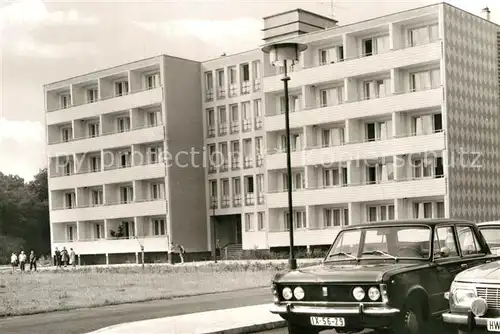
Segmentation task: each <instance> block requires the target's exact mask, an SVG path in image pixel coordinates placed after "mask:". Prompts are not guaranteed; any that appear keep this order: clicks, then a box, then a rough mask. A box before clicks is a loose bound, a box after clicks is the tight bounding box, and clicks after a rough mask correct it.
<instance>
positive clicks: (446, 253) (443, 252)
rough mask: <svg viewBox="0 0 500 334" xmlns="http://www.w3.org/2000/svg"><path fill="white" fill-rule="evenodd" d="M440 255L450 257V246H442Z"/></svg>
mask: <svg viewBox="0 0 500 334" xmlns="http://www.w3.org/2000/svg"><path fill="white" fill-rule="evenodd" d="M439 255H440V256H441V257H448V256H450V249H449V248H448V247H441V249H440V250H439Z"/></svg>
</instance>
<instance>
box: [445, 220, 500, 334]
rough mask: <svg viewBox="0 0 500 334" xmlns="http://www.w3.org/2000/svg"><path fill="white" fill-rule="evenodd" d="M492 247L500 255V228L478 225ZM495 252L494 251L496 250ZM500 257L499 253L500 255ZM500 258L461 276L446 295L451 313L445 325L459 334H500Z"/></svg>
mask: <svg viewBox="0 0 500 334" xmlns="http://www.w3.org/2000/svg"><path fill="white" fill-rule="evenodd" d="M477 225H478V227H479V229H480V230H481V233H482V234H483V236H484V238H485V239H486V241H487V243H488V244H489V246H490V247H494V248H496V250H497V251H498V249H499V246H500V245H499V243H498V240H499V238H500V224H499V223H498V222H488V223H479V224H477ZM492 249H493V248H492ZM498 254H499V253H498V252H497V255H498ZM498 259H500V256H499V257H498V258H497V260H496V261H489V262H488V263H486V264H483V265H480V266H476V267H474V268H471V269H467V270H464V271H462V272H461V273H459V274H458V275H457V276H456V277H455V279H454V280H453V283H452V284H451V287H450V292H449V293H448V294H446V298H447V299H448V301H449V308H450V311H449V312H447V313H444V314H443V321H444V322H445V323H446V324H450V325H452V326H454V327H455V328H456V329H457V331H458V333H460V334H463V333H488V332H500V261H498Z"/></svg>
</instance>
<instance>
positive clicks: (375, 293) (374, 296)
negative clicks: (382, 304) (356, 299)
mask: <svg viewBox="0 0 500 334" xmlns="http://www.w3.org/2000/svg"><path fill="white" fill-rule="evenodd" d="M368 298H370V299H371V300H372V301H376V300H378V299H379V298H380V290H379V289H378V288H376V287H374V286H373V287H371V288H370V289H369V290H368Z"/></svg>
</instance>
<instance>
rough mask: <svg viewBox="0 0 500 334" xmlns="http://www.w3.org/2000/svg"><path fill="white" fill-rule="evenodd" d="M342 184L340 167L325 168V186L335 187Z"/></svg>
mask: <svg viewBox="0 0 500 334" xmlns="http://www.w3.org/2000/svg"><path fill="white" fill-rule="evenodd" d="M339 184H340V171H339V169H338V168H330V169H325V170H324V171H323V186H325V187H333V186H338V185H339Z"/></svg>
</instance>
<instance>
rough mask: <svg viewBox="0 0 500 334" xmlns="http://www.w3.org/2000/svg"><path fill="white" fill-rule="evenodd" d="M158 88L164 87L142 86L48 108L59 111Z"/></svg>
mask: <svg viewBox="0 0 500 334" xmlns="http://www.w3.org/2000/svg"><path fill="white" fill-rule="evenodd" d="M156 88H162V86H157V87H154V88H148V87H142V88H140V89H137V90H133V91H129V92H125V93H122V94H121V95H118V94H113V95H109V96H104V97H100V98H95V99H94V100H93V101H84V102H80V103H71V104H68V105H66V106H57V107H55V108H50V109H47V112H52V111H57V110H62V109H68V108H72V107H77V106H82V105H85V104H92V103H96V102H99V101H105V100H110V99H114V98H119V97H122V96H126V95H132V94H137V93H142V92H145V91H148V90H151V89H156Z"/></svg>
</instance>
